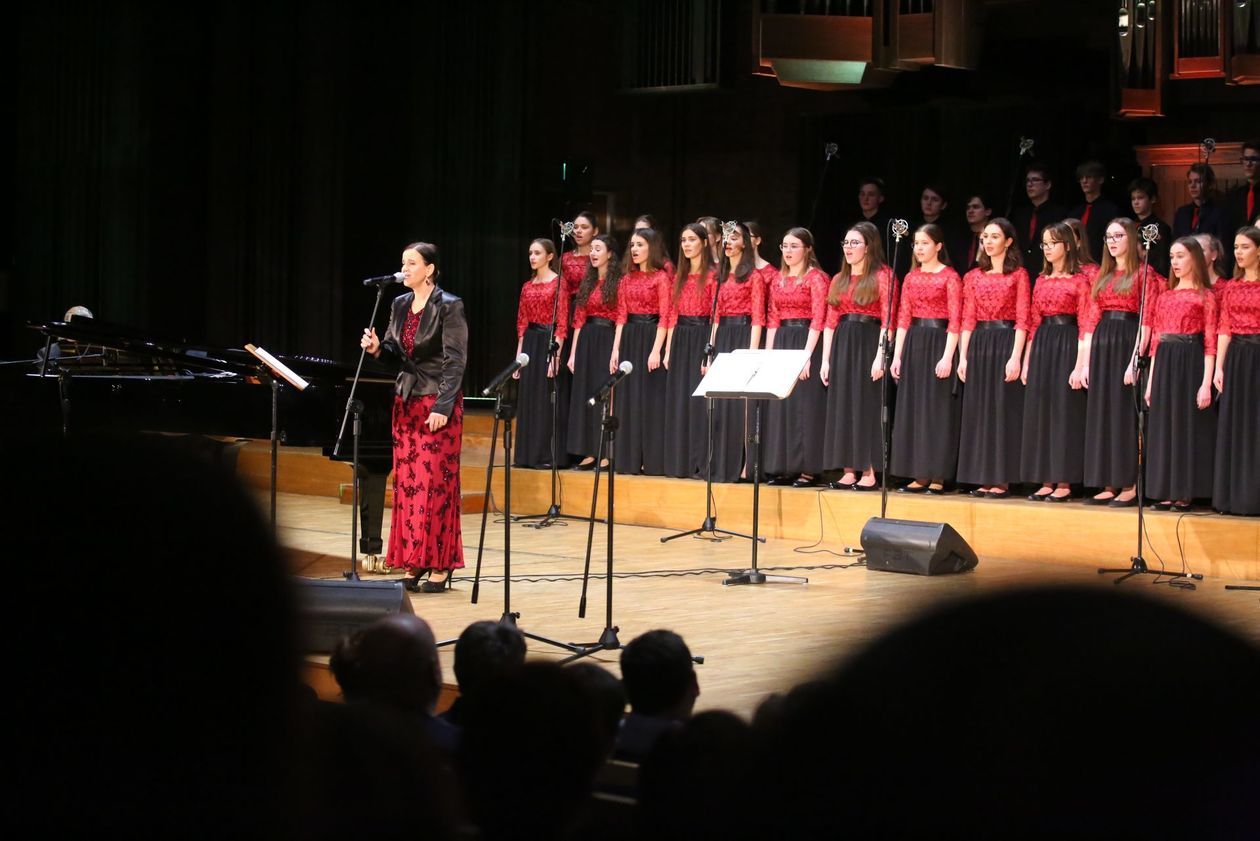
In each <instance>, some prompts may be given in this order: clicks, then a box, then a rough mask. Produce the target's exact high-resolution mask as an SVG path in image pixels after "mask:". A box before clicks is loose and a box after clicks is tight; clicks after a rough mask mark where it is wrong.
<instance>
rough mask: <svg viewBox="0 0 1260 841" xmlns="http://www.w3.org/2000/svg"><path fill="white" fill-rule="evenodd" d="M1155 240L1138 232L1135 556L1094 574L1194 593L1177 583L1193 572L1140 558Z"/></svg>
mask: <svg viewBox="0 0 1260 841" xmlns="http://www.w3.org/2000/svg"><path fill="white" fill-rule="evenodd" d="M1158 239H1159V229H1158V228H1157V227H1156V226H1155V225H1153V224H1152V225H1149V226H1147V227H1145V228H1143V229H1142V242H1143V244H1144V245H1145V246H1146V253H1145V254H1144V255H1143V256H1142V284H1141V288H1140V289H1139V290H1138V328H1137V329H1138V340H1137V347H1135V348H1134V350H1133V357H1134V366H1133V368H1134V372H1135V374H1136V377H1135V379H1136V382H1134V384H1133V404H1134V410H1135V411H1136V412H1137V479H1136V481H1135V483H1134V490H1135V491H1136V492H1137V554H1136V555H1134V556H1133V557H1132V558H1130V559H1129V560H1130V564H1129V566H1128V567H1126V568H1122V569H1114V568H1101V569H1099V570H1098V574H1099V575H1109V574H1112V573H1120V574H1121V575H1120V577H1119V578H1117V579H1116V580H1115V582H1114V583H1116V584H1119V583H1121V582H1123V581H1127V580H1129V579H1130V578H1132V577H1133V576H1135V575H1154V576H1157V577H1163V576H1171V577H1172V580H1171V581H1169V582H1168V583H1169V584H1170V585H1172V586H1175V587H1179V588H1181V589H1184V590H1193V589H1195V584H1194V581H1193V580H1181V579H1194V580H1198V581H1202V580H1203V576H1202V575H1200V574H1199V573H1195V572H1191V573H1182V574H1180V575H1178V574H1177V573H1172V572H1168V571H1166V570H1162V569H1161V570H1154V569H1150V568H1149V567H1148V566H1147V565H1146V558H1145V557H1143V555H1142V547H1143V539H1144V537H1145V533H1146V519H1145V516H1146V515H1145V509H1146V420H1147V416H1148V415H1149V414H1150V407H1149V406H1147V405H1146V399H1145V394H1146V388H1145V385H1144V383H1143V380H1144V379H1145V378H1146V377H1147V376H1149V375H1148V374H1147V371H1148V369H1149V367H1150V362H1151V356H1150V340H1149V339H1148V340H1147V344H1146V346H1145V347H1144V346H1143V345H1142V323H1143V322H1144V321H1145V320H1146V281H1147V272H1148V271H1149V265H1150V259H1151V244H1152V243H1154V242H1155V241H1156V240H1158ZM1152 332H1153V331H1152ZM1152 338H1153V337H1152Z"/></svg>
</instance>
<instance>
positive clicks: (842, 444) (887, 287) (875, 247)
mask: <svg viewBox="0 0 1260 841" xmlns="http://www.w3.org/2000/svg"><path fill="white" fill-rule="evenodd" d="M841 247H842V248H843V249H844V265H842V266H841V267H840V271H839V273H837V274H836V276H835V277H833V278H832V279H831V286H830V288H829V289H828V291H827V320H826V327H825V328H824V330H823V349H822V364H821V365H820V367H819V370H818V378H819V380H821V381H822V384H823V385H824V386H826V387H827V414H826V419H827V420H826V424H825V425H824V427H823V468H824V469H826V470H843V471H844V475H843V476H841V477H840V478H839V479H838V480H836V481H835V482H832V483H831V487H833V488H835V489H836V490H849V489H850V488H852V489H853V490H855V491H869V490H873V489H874V488H875V465H876V464H877V463H882V462H883V447H884V434H883V430H882V428H881V426H880V411H879V410H880V405H881V400H880V396H881V395H880V390H881V389H882V388H883V384H882V383H881V382H880V380H881V379H883V376H884V357H883V353H882V352H881V342H882V341H883V337H884V336H885V334H886V332H887V331H889V330H891V329H892V318H893V317H895V316H896V309H897V305H896V292H895V287H896V284H895V282H894V278H893V273H892V269H891V268H890V267H889V266H888V264H887V263H886V262H885V261H884V248H883V245H882V244H881V242H880V238H879V230H878V229H877V228H876V227H875V226H874V225H872V224H871V223H870V222H858V223H857V224H856V225H854V226H853V227H852V228H850V229H849V231H848V233H846V234H845V235H844V242H842V243H841ZM890 303H891V307H890V306H889V305H890ZM859 472H860V473H861V474H862V477H861V479H859V478H858V475H857V474H858V473H859Z"/></svg>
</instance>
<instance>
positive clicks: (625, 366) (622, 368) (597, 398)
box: [586, 360, 634, 406]
mask: <svg viewBox="0 0 1260 841" xmlns="http://www.w3.org/2000/svg"><path fill="white" fill-rule="evenodd" d="M633 370H634V365H633V364H632V363H631V362H630V361H629V360H627V361H625V362H622V363H621V364H620V365H618V366H617V372H616V373H615V374H613V375H612V376H611V377H609V378H608V379H607V380H605V381H604V384H603V385H601V386H600V387H599V390H598V391H596V392H595V393H594V394H592V395H591V399H589V400H587V401H586V402H587V404H588V405H590V406H595V405H598V404H600V403H603V402H604V401H605V400H607V399H608V395H609V394H611V393H612V390H613V388H614V387H616V385H617V383H619V382H621V381H622V380H624V379H625V378H626V377H627V376H629V375H630V372H631V371H633Z"/></svg>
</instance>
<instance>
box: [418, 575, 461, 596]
mask: <svg viewBox="0 0 1260 841" xmlns="http://www.w3.org/2000/svg"><path fill="white" fill-rule="evenodd" d="M452 578H453V576H452V575H451V573H449V572H448V573H447V574H446V577H445V578H443V579H442V580H441V581H433V580H432V579H430V580H428V581H425V582H424V583H423V584H421V585H420V586H419V587H418V588H416V589H415V590H413V591H412V592H416V593H445V592H446V591H447V590H449V589H451V579H452ZM408 589H411V588H408Z"/></svg>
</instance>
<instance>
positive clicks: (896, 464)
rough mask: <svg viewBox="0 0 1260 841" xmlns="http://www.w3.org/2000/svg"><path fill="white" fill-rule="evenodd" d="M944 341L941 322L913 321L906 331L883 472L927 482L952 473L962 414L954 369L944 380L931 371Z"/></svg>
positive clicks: (950, 477)
mask: <svg viewBox="0 0 1260 841" xmlns="http://www.w3.org/2000/svg"><path fill="white" fill-rule="evenodd" d="M947 341H948V333H947V332H946V331H945V328H943V327H926V326H920V325H914V326H911V327H910V331H909V332H908V333H907V334H906V341H905V344H904V346H903V347H902V349H901V382H900V383H899V387H898V395H897V418H896V421H895V422H894V423H893V440H892V460H891V462H890V464H889V466H888V472H890V473H893V474H895V475H897V476H905V477H908V478H912V479H928V480H929V481H932V482H947V481H949V480H950V479H952V478H954V470H955V468H956V467H957V466H958V425H959V420H960V418H961V416H962V400H961V399H960V396H959V395H958V393H957V392H958V391H959V389H957V388H956V387H955V386H957V385H958V379H957V371H956V370H951V372H950V375H949V376H948V377H946V378H945V379H943V380H942V379H940V378H939V377H937V376H936V363H937V362H940V360H941V357H942V356H944V355H945V344H946V342H947ZM954 367H955V369H956V368H957V362H956V360H955V366H954Z"/></svg>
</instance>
